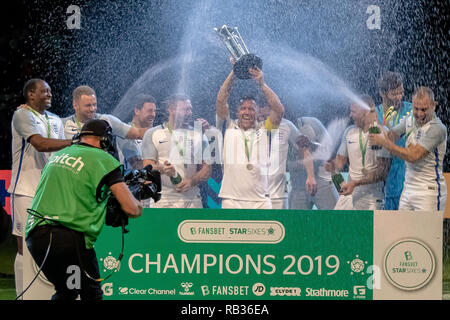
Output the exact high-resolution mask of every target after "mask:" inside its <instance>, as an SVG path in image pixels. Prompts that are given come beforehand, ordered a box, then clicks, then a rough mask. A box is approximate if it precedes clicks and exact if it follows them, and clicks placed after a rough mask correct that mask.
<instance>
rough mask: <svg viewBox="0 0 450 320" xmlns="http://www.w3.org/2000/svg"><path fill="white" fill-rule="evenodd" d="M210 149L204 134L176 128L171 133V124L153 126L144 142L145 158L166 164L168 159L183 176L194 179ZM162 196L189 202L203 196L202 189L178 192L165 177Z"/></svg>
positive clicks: (195, 188) (162, 178) (146, 134)
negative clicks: (169, 125) (205, 151)
mask: <svg viewBox="0 0 450 320" xmlns="http://www.w3.org/2000/svg"><path fill="white" fill-rule="evenodd" d="M207 147H208V140H207V139H206V137H205V135H204V134H202V132H201V131H197V130H193V129H192V128H189V129H181V128H180V129H175V130H174V131H173V132H172V133H170V131H169V128H167V124H166V123H164V124H162V125H159V126H156V127H153V128H151V129H149V130H147V131H146V132H145V135H144V138H143V140H142V158H143V159H144V160H146V159H150V160H155V161H159V162H160V163H164V162H165V161H166V160H167V161H169V162H170V163H171V164H173V165H174V167H175V170H176V171H177V172H178V173H179V174H180V176H181V177H187V178H191V177H192V176H193V175H194V174H195V173H196V172H197V171H198V170H197V166H198V165H202V163H203V160H204V159H203V154H204V149H205V148H207ZM161 183H162V191H161V197H162V198H164V199H167V198H176V199H189V198H192V197H198V196H200V189H199V187H198V186H195V187H192V188H191V189H190V190H188V191H187V192H184V193H181V192H177V191H176V190H175V187H176V186H174V185H173V183H172V182H171V181H170V177H168V176H167V175H164V174H162V175H161Z"/></svg>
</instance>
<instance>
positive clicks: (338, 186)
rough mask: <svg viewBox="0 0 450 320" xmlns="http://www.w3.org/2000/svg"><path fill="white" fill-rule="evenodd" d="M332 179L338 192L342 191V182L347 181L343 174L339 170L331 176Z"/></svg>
mask: <svg viewBox="0 0 450 320" xmlns="http://www.w3.org/2000/svg"><path fill="white" fill-rule="evenodd" d="M331 181H333V184H334V186H335V187H336V190H337V192H341V183H342V182H344V181H345V180H344V177H343V176H342V174H341V173H339V172H336V173H334V174H333V175H332V176H331Z"/></svg>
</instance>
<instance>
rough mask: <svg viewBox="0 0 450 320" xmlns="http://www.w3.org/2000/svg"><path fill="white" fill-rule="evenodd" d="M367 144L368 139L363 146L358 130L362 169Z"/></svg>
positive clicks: (364, 165)
mask: <svg viewBox="0 0 450 320" xmlns="http://www.w3.org/2000/svg"><path fill="white" fill-rule="evenodd" d="M367 142H369V138H367V140H366V143H365V144H364V145H363V142H362V130H361V129H360V130H359V148H360V149H361V155H362V160H361V161H362V166H363V169H364V168H365V167H366V150H367Z"/></svg>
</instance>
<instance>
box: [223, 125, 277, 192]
mask: <svg viewBox="0 0 450 320" xmlns="http://www.w3.org/2000/svg"><path fill="white" fill-rule="evenodd" d="M226 128H227V129H226V131H225V136H224V140H223V144H224V146H223V160H222V161H223V179H222V185H221V188H220V192H219V197H221V198H223V199H234V200H245V201H266V200H267V198H268V197H269V183H268V177H267V176H268V171H269V166H270V160H269V155H268V151H269V146H268V145H269V144H268V138H267V131H266V130H265V129H263V128H252V129H248V130H246V131H244V130H242V129H241V128H239V126H238V125H237V124H236V123H235V122H234V121H233V120H231V119H229V118H228V119H227V127H226ZM245 141H247V148H246V147H245ZM246 149H247V150H248V158H247V154H246Z"/></svg>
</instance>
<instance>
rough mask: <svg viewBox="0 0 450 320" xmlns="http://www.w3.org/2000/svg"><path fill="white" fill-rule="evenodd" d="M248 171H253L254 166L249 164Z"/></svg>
mask: <svg viewBox="0 0 450 320" xmlns="http://www.w3.org/2000/svg"><path fill="white" fill-rule="evenodd" d="M247 170H249V171H250V170H253V165H252V164H251V163H249V164H247Z"/></svg>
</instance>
